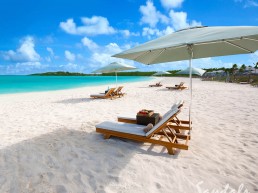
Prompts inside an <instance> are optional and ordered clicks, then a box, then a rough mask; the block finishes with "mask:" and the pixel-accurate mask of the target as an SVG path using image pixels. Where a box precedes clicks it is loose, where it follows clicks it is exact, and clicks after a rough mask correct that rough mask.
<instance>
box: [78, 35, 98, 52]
mask: <svg viewBox="0 0 258 193" xmlns="http://www.w3.org/2000/svg"><path fill="white" fill-rule="evenodd" d="M81 41H82V44H83V45H84V46H86V47H88V48H89V49H90V50H94V49H96V48H98V45H97V44H96V43H95V42H93V41H92V40H91V39H89V38H87V37H84V38H83V39H82V40H81Z"/></svg>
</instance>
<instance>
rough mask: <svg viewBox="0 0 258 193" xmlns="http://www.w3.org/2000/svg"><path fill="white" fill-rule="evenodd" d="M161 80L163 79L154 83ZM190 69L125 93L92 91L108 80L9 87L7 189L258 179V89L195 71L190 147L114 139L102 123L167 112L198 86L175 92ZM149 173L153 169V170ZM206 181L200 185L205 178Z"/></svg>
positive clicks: (162, 188) (189, 186)
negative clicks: (104, 95)
mask: <svg viewBox="0 0 258 193" xmlns="http://www.w3.org/2000/svg"><path fill="white" fill-rule="evenodd" d="M159 80H161V83H162V84H163V86H162V87H156V88H154V87H149V86H148V85H149V84H153V83H155V82H156V81H159ZM180 82H185V84H186V86H189V78H178V77H177V78H174V77H173V78H164V77H162V78H161V79H159V78H158V79H154V80H149V81H144V82H136V83H126V84H123V85H124V90H123V91H124V92H125V93H126V95H125V96H124V97H122V98H118V99H115V100H110V99H91V98H90V97H89V96H90V94H94V93H99V92H102V91H103V89H106V86H95V87H83V88H75V89H69V90H61V91H60V90H59V91H47V92H35V93H22V94H12V95H8V94H7V95H0V99H1V100H0V115H1V116H0V122H1V127H0V136H1V141H0V157H1V158H2V159H0V171H1V175H0V192H9V191H10V190H11V189H13V190H17V192H40V191H42V190H44V191H46V192H83V191H86V192H108V193H109V192H110V193H111V192H128V193H129V192H136V193H138V192H139V193H140V192H142V191H143V190H144V192H151V193H152V192H165V193H170V192H171V189H173V190H174V191H175V192H198V187H200V188H201V189H202V190H206V189H208V190H209V191H212V190H214V189H218V190H220V191H221V190H223V187H225V186H226V185H227V184H229V186H230V187H232V188H234V189H235V190H237V189H238V187H239V186H240V185H241V184H244V187H245V188H247V189H248V191H249V192H255V191H257V190H258V187H257V183H256V182H257V175H258V173H257V171H258V166H257V164H256V160H257V159H258V155H257V153H256V152H257V149H258V141H257V137H258V131H257V126H258V123H257V121H256V120H257V117H258V104H257V100H256V98H257V89H256V88H253V87H250V86H249V85H242V84H227V83H221V82H213V81H212V82H209V81H201V80H200V79H193V103H192V122H193V125H192V126H193V130H192V132H191V140H190V141H189V150H187V151H185V150H182V151H176V155H172V156H171V155H168V153H167V150H166V148H163V147H161V146H158V145H151V144H148V143H144V144H143V143H139V142H135V141H130V140H125V139H120V138H112V137H111V138H110V139H109V140H104V139H103V136H102V135H101V134H99V133H96V132H95V125H97V124H99V123H101V122H103V121H116V119H117V116H119V115H128V114H136V113H137V112H138V111H139V110H140V109H143V108H145V109H154V112H158V113H160V114H164V113H165V112H167V111H168V110H169V109H170V107H171V106H172V104H173V103H175V102H176V101H178V100H184V101H185V104H184V106H183V109H182V112H181V113H180V114H179V118H180V119H186V120H187V119H188V107H189V99H190V92H189V90H182V91H172V90H168V89H166V88H165V87H166V86H174V85H175V84H178V83H180ZM146 173H148V175H146ZM200 183H201V184H200Z"/></svg>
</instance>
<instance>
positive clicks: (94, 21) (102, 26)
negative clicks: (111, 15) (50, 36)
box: [60, 16, 116, 35]
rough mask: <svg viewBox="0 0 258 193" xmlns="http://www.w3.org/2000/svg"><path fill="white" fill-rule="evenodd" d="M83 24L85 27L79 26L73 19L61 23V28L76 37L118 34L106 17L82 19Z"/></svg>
mask: <svg viewBox="0 0 258 193" xmlns="http://www.w3.org/2000/svg"><path fill="white" fill-rule="evenodd" d="M81 22H82V23H83V25H82V26H77V25H76V23H75V22H74V20H73V19H67V20H66V22H61V23H60V27H61V29H63V30H64V31H65V32H67V33H69V34H74V35H100V34H114V33H116V30H115V29H114V28H113V27H112V26H110V25H109V22H108V20H107V18H105V17H101V16H93V17H91V18H87V17H82V18H81Z"/></svg>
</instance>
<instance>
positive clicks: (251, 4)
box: [244, 0, 258, 7]
mask: <svg viewBox="0 0 258 193" xmlns="http://www.w3.org/2000/svg"><path fill="white" fill-rule="evenodd" d="M244 7H258V2H257V1H253V0H247V1H246V4H245V6H244Z"/></svg>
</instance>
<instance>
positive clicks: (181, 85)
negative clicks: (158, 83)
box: [166, 82, 188, 90]
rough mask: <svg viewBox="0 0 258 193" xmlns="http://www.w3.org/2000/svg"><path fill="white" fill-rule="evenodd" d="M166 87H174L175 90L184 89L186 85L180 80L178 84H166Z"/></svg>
mask: <svg viewBox="0 0 258 193" xmlns="http://www.w3.org/2000/svg"><path fill="white" fill-rule="evenodd" d="M166 88H167V89H175V90H184V89H187V88H188V87H187V86H184V82H180V84H178V85H177V84H176V85H175V86H167V87H166Z"/></svg>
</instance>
